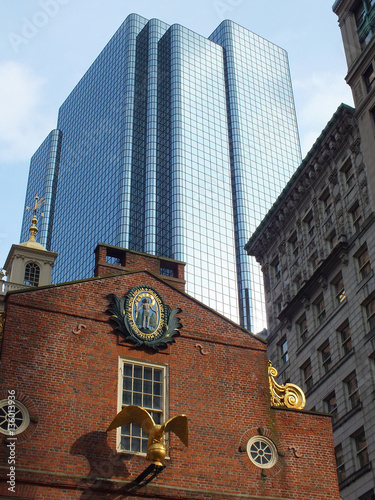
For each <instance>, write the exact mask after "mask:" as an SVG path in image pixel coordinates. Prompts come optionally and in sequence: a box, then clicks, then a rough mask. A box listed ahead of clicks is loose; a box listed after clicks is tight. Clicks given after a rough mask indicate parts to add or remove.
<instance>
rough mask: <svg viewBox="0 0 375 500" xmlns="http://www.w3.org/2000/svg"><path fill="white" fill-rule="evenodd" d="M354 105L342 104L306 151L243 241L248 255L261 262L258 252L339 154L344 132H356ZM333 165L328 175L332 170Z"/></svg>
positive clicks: (264, 249)
mask: <svg viewBox="0 0 375 500" xmlns="http://www.w3.org/2000/svg"><path fill="white" fill-rule="evenodd" d="M353 115H354V109H353V108H351V107H350V106H347V105H344V104H342V105H341V106H339V108H338V110H337V111H336V113H335V114H334V115H333V117H332V119H331V120H330V121H329V122H328V124H327V126H326V127H325V129H324V130H323V132H322V133H321V135H320V136H319V138H318V140H317V141H316V143H315V144H314V146H313V147H312V149H311V150H310V152H309V153H308V154H307V155H306V157H305V159H304V160H303V162H302V163H301V165H300V166H299V167H298V169H297V170H296V172H295V173H294V175H293V176H292V178H291V179H290V181H289V182H288V184H287V185H286V187H285V188H284V190H283V191H282V193H281V194H280V196H279V197H278V199H277V200H276V202H275V203H274V205H273V206H272V208H271V209H270V211H269V212H268V214H267V215H266V217H265V218H264V219H263V221H262V222H261V224H260V225H259V226H258V228H257V229H256V231H255V232H254V233H253V235H252V237H251V238H250V240H249V241H248V243H247V244H246V245H245V250H247V252H248V254H249V255H253V256H255V258H256V259H257V260H258V262H260V263H262V256H263V254H264V253H266V252H267V251H268V250H269V247H270V245H271V244H274V243H275V242H277V241H278V239H279V236H280V228H285V220H290V219H291V218H292V217H295V216H296V210H297V209H298V207H299V206H300V205H301V201H302V200H303V199H304V198H306V196H307V194H308V193H309V191H311V190H312V189H313V187H314V186H315V184H316V179H317V178H318V177H319V176H321V175H322V172H323V171H324V170H325V169H326V168H327V163H329V162H332V161H333V160H334V159H335V158H336V157H337V154H338V152H340V154H342V152H343V150H344V148H346V147H347V146H348V134H349V133H350V132H355V133H356V132H357V127H356V126H354V124H355V120H354V119H353ZM333 172H334V171H333V169H332V171H331V172H330V174H329V175H331V174H332V173H333Z"/></svg>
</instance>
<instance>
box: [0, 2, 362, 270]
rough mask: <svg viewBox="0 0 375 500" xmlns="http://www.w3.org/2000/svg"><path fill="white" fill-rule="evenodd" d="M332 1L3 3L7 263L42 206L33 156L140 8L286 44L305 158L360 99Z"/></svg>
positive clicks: (0, 244)
mask: <svg viewBox="0 0 375 500" xmlns="http://www.w3.org/2000/svg"><path fill="white" fill-rule="evenodd" d="M332 4H333V0H331V1H330V0H313V1H311V0H308V1H307V0H285V1H283V2H281V1H280V0H263V1H262V2H259V1H258V0H189V1H186V0H174V1H172V0H137V2H134V1H130V0H0V175H1V184H2V188H1V193H0V210H1V211H0V213H2V214H3V215H2V221H1V226H0V268H1V266H2V265H3V264H4V263H5V260H6V257H7V255H8V252H9V249H10V247H11V245H12V244H13V243H19V238H20V231H21V221H22V217H23V214H24V212H25V207H26V205H31V204H32V203H33V200H26V201H25V192H26V184H27V178H28V170H29V164H30V158H31V156H32V154H33V153H34V152H35V151H36V149H37V148H38V147H39V145H40V144H41V143H42V142H43V140H44V139H45V137H46V136H47V135H48V133H49V132H50V131H51V130H52V129H54V128H56V124H57V114H58V109H59V107H60V106H61V104H62V103H63V102H64V100H65V99H66V97H67V96H68V95H69V93H70V92H71V91H72V90H73V88H74V86H75V85H76V84H77V83H78V81H79V80H80V78H81V77H82V76H83V74H84V73H85V72H86V70H87V69H88V68H89V66H90V65H91V63H92V62H93V61H94V60H95V58H96V57H97V55H98V54H99V53H100V51H101V50H102V49H103V48H104V46H105V45H106V43H107V42H108V41H109V40H110V38H111V37H112V35H113V34H114V33H115V31H116V30H117V29H118V27H119V26H120V25H121V23H122V22H123V20H124V19H125V18H126V17H127V16H128V15H129V14H130V13H132V12H135V13H137V14H140V15H142V16H144V17H145V18H147V19H150V18H158V19H161V20H162V21H164V22H166V23H168V24H175V23H177V24H182V25H183V26H186V27H187V28H189V29H191V30H193V31H195V32H197V33H199V34H200V35H203V36H207V37H208V36H209V35H210V34H211V33H212V31H213V30H214V29H215V28H216V27H217V26H218V25H219V24H220V22H221V21H223V20H224V19H231V20H232V21H235V22H237V23H238V24H240V25H242V26H244V27H245V28H247V29H249V30H250V31H252V32H254V33H256V34H257V35H260V36H262V37H264V38H266V39H268V40H270V41H271V42H273V43H275V44H277V45H279V46H280V47H282V48H284V49H286V50H287V52H288V55H289V65H290V72H291V77H292V83H293V90H294V98H295V105H296V112H297V120H298V127H299V133H300V139H301V147H302V155H303V157H304V156H305V155H306V154H307V152H308V151H309V150H310V148H311V147H312V145H313V144H314V142H315V140H316V139H317V137H318V136H319V134H320V132H321V131H322V130H323V128H324V127H325V125H326V124H327V122H328V121H329V119H330V118H331V116H332V115H333V113H334V112H335V111H336V109H337V107H338V106H339V105H340V104H341V103H342V102H344V103H346V104H349V105H353V100H352V96H351V92H350V89H349V87H348V86H347V84H346V82H345V80H344V78H345V75H346V72H347V66H346V61H345V56H344V51H343V46H342V40H341V33H340V29H339V27H338V23H337V16H336V15H335V14H334V13H333V12H332ZM35 194H38V195H40V196H42V195H43V193H35ZM68 218H69V214H67V219H68ZM249 236H250V235H249ZM52 250H53V249H52Z"/></svg>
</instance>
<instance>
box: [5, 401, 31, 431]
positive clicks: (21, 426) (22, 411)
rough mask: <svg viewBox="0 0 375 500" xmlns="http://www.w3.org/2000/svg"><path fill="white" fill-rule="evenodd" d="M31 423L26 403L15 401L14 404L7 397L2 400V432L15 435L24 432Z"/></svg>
mask: <svg viewBox="0 0 375 500" xmlns="http://www.w3.org/2000/svg"><path fill="white" fill-rule="evenodd" d="M29 423H30V415H29V412H28V411H27V408H26V406H25V405H23V404H22V403H20V402H19V401H14V402H13V403H12V405H10V404H9V402H8V400H7V399H3V400H2V401H0V433H1V434H6V435H7V436H13V435H15V434H20V433H21V432H23V431H24V430H25V429H26V428H27V427H28V425H29Z"/></svg>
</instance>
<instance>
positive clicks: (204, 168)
mask: <svg viewBox="0 0 375 500" xmlns="http://www.w3.org/2000/svg"><path fill="white" fill-rule="evenodd" d="M60 149H61V153H60ZM55 150H56V153H55V156H53V154H52V151H55ZM46 158H49V160H48V161H46ZM300 161H301V156H300V147H299V140H298V132H297V124H296V118H295V112H294V103H293V96H292V89H291V82H290V75H289V67H288V61H287V55H286V53H285V51H284V50H282V49H280V48H279V47H277V46H275V45H273V44H271V43H270V42H268V41H266V40H264V39H262V38H260V37H258V36H257V35H254V34H253V33H251V32H249V31H247V30H246V29H244V28H242V27H240V26H238V25H236V24H234V23H232V22H230V21H224V22H223V23H221V25H220V26H219V27H218V28H217V29H216V30H215V31H214V33H213V34H212V35H211V37H210V38H208V39H207V38H205V37H203V36H200V35H198V34H196V33H194V32H192V31H190V30H188V29H186V28H184V27H182V26H180V25H172V26H168V25H166V24H165V23H163V22H161V21H159V20H156V19H152V20H150V21H147V20H146V19H144V18H142V17H140V16H138V15H135V14H132V15H130V16H129V17H128V18H127V19H126V20H125V22H124V23H123V25H122V26H121V27H120V29H119V30H118V31H117V32H116V34H115V35H114V36H113V38H112V39H111V41H110V42H109V43H108V45H107V46H106V47H105V49H104V50H103V51H102V53H101V54H100V55H99V56H98V58H97V59H96V61H95V62H94V63H93V65H92V66H91V67H90V69H89V70H88V71H87V73H86V74H85V75H84V77H83V78H82V80H81V81H80V82H79V83H78V85H77V86H76V87H75V89H74V90H73V92H72V93H71V94H70V96H69V97H68V98H67V99H66V101H65V102H64V104H63V105H62V106H61V108H60V112H59V117H58V124H57V131H53V132H51V134H50V136H49V137H48V138H47V139H46V141H44V143H43V144H42V145H41V147H40V148H39V150H38V151H37V153H35V155H34V156H33V159H32V161H31V167H30V177H29V186H28V190H27V202H28V203H31V201H30V199H32V198H33V197H34V196H35V194H39V195H40V196H43V195H44V196H45V197H46V206H48V207H49V212H48V217H47V218H45V219H44V221H43V227H42V230H41V232H40V242H41V243H42V244H44V245H46V247H47V248H48V249H53V251H56V252H58V253H59V258H58V259H57V261H56V266H55V269H54V281H55V282H60V281H66V280H73V279H78V278H83V277H89V276H91V275H92V272H93V267H94V259H93V250H94V248H95V246H96V244H97V243H98V242H99V241H103V242H105V243H108V244H112V245H119V246H122V247H125V248H130V249H132V250H137V251H142V252H148V253H151V254H156V255H160V256H164V257H173V258H175V259H178V260H182V261H185V262H186V263H187V266H186V280H187V287H186V291H187V292H188V293H189V294H191V295H193V296H194V297H196V298H197V299H199V300H201V301H202V302H204V303H206V304H207V305H209V306H210V307H212V308H213V309H216V310H218V311H219V312H221V313H223V314H224V315H226V316H227V317H229V318H231V319H232V320H234V321H237V322H238V321H241V323H242V324H243V325H244V326H246V327H247V328H249V329H252V330H253V331H258V330H260V329H262V328H263V327H264V326H265V324H266V322H265V316H264V305H263V304H262V285H261V278H260V271H259V269H258V266H257V264H256V263H254V262H252V261H250V260H249V257H248V256H247V255H246V252H245V251H244V250H243V246H244V245H245V243H246V242H247V240H248V238H249V236H250V235H251V233H252V232H253V231H254V229H255V228H256V227H257V225H258V224H259V223H260V221H261V220H262V218H263V217H264V215H265V214H266V212H267V210H268V209H269V207H270V206H271V205H272V203H273V202H274V200H275V198H276V197H277V195H278V194H279V193H280V191H281V189H282V188H283V186H284V185H285V184H286V182H287V180H288V179H289V177H290V176H291V174H292V173H293V171H294V170H295V168H296V167H297V166H298V165H299V163H300ZM26 220H27V218H26ZM26 220H25V221H24V226H23V233H22V235H21V239H25V238H26V237H27V221H26Z"/></svg>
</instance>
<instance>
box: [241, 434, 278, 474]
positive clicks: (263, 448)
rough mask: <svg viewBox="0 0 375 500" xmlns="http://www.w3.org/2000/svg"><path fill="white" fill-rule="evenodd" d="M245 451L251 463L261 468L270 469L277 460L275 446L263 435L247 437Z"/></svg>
mask: <svg viewBox="0 0 375 500" xmlns="http://www.w3.org/2000/svg"><path fill="white" fill-rule="evenodd" d="M246 451H247V454H248V456H249V458H250V460H251V461H252V463H253V464H254V465H256V466H257V467H260V468H261V469H270V468H271V467H273V466H274V465H275V464H276V462H277V449H276V446H275V445H274V444H273V442H272V441H271V440H270V439H268V438H266V437H264V436H254V437H252V438H251V439H249V441H248V442H247V445H246Z"/></svg>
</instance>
